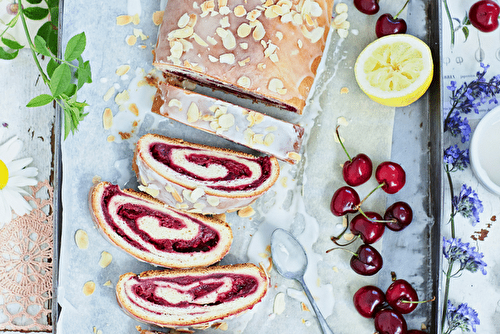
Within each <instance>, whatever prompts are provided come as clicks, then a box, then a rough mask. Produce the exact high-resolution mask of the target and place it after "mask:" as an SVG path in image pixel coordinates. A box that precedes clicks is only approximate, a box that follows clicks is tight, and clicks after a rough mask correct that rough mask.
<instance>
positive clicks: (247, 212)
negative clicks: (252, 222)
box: [238, 205, 255, 218]
mask: <svg viewBox="0 0 500 334" xmlns="http://www.w3.org/2000/svg"><path fill="white" fill-rule="evenodd" d="M254 214H255V210H254V209H253V208H252V207H251V206H250V205H249V206H246V207H244V208H243V209H240V210H238V216H240V217H242V218H246V217H251V216H253V215H254Z"/></svg>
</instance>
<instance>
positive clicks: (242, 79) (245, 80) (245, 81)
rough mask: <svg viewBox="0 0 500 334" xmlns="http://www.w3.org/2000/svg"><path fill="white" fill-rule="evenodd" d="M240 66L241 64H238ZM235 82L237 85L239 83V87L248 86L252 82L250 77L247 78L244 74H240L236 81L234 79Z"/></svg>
mask: <svg viewBox="0 0 500 334" xmlns="http://www.w3.org/2000/svg"><path fill="white" fill-rule="evenodd" d="M238 63H239V62H238ZM240 66H241V64H240ZM236 83H237V84H238V85H240V86H241V87H243V88H250V86H251V84H252V82H251V80H250V78H249V77H247V76H244V75H243V76H241V77H240V78H239V79H238V81H236Z"/></svg>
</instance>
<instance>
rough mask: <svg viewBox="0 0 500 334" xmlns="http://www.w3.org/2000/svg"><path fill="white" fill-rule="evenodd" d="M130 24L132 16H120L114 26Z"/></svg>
mask: <svg viewBox="0 0 500 334" xmlns="http://www.w3.org/2000/svg"><path fill="white" fill-rule="evenodd" d="M131 22H132V16H130V15H120V16H118V17H117V18H116V24H117V25H119V26H124V25H127V24H129V23H131Z"/></svg>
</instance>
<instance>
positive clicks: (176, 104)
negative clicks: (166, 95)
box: [168, 99, 182, 110]
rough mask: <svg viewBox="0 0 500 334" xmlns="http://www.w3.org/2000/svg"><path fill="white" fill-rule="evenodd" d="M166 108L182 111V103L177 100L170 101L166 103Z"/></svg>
mask: <svg viewBox="0 0 500 334" xmlns="http://www.w3.org/2000/svg"><path fill="white" fill-rule="evenodd" d="M168 106H169V107H177V108H179V110H182V102H181V101H179V100H177V99H170V101H168Z"/></svg>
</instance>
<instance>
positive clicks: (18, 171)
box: [0, 127, 38, 227]
mask: <svg viewBox="0 0 500 334" xmlns="http://www.w3.org/2000/svg"><path fill="white" fill-rule="evenodd" d="M6 132H7V130H6V129H5V128H2V127H0V143H1V142H2V141H3V137H4V136H5V133H6ZM22 148H23V142H22V141H21V140H20V139H18V138H17V136H14V137H12V138H11V139H9V140H7V141H6V142H4V143H3V144H1V145H0V227H2V226H3V225H4V224H5V223H8V222H10V221H11V220H12V210H14V212H15V213H16V215H18V216H22V215H25V214H27V213H29V212H30V211H31V209H32V207H31V205H30V204H29V203H28V202H27V201H26V200H25V199H24V197H23V195H29V194H28V192H27V191H26V190H25V189H24V187H26V186H34V185H36V184H37V180H36V179H35V176H37V174H38V169H36V168H35V167H27V166H28V165H29V164H30V163H31V161H33V158H22V159H18V160H14V159H15V158H16V156H17V155H18V154H19V152H21V150H22Z"/></svg>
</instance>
